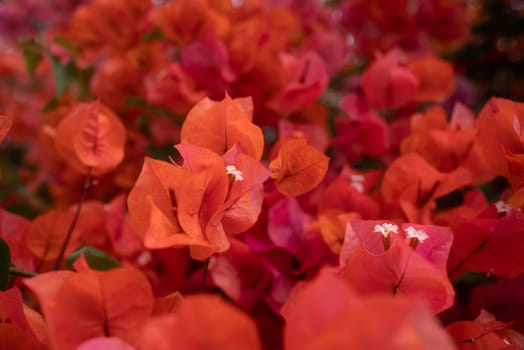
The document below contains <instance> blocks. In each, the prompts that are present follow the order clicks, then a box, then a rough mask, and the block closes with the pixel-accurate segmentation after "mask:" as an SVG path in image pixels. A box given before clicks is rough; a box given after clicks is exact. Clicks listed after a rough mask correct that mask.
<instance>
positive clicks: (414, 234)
mask: <svg viewBox="0 0 524 350" xmlns="http://www.w3.org/2000/svg"><path fill="white" fill-rule="evenodd" d="M405 231H406V235H407V236H408V238H416V239H418V241H419V242H420V243H422V242H424V241H425V240H426V239H428V238H429V236H428V235H427V233H426V232H424V231H422V230H417V229H416V228H414V227H413V226H409V227H408V228H406V229H405Z"/></svg>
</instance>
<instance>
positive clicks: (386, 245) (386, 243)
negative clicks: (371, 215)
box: [382, 235, 391, 252]
mask: <svg viewBox="0 0 524 350" xmlns="http://www.w3.org/2000/svg"><path fill="white" fill-rule="evenodd" d="M382 244H383V245H384V252H387V251H388V249H389V247H390V246H391V238H390V237H389V235H387V236H382Z"/></svg>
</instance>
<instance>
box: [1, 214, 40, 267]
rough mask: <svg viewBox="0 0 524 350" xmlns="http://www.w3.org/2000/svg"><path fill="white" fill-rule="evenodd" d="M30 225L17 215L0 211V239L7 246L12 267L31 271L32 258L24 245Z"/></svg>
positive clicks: (32, 265)
mask: <svg viewBox="0 0 524 350" xmlns="http://www.w3.org/2000/svg"><path fill="white" fill-rule="evenodd" d="M30 226H31V223H30V222H29V221H28V220H27V219H25V218H23V217H21V216H18V215H15V214H11V213H9V212H8V211H5V210H2V209H0V237H2V238H3V239H4V240H5V241H6V242H7V245H8V246H9V250H10V252H11V262H12V263H13V265H15V266H18V267H21V268H24V269H27V270H29V271H32V270H33V269H34V263H33V258H32V256H31V253H30V251H29V249H27V245H26V236H27V234H28V231H29V227H30Z"/></svg>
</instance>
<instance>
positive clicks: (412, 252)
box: [340, 220, 455, 312]
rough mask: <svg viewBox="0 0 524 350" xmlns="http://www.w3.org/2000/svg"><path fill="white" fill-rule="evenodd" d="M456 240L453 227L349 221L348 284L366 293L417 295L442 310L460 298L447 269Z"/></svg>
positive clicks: (343, 258)
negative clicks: (414, 241) (451, 228)
mask: <svg viewBox="0 0 524 350" xmlns="http://www.w3.org/2000/svg"><path fill="white" fill-rule="evenodd" d="M429 237H432V238H431V239H429ZM451 238H452V236H451V231H450V230H449V229H448V228H440V227H435V226H430V225H413V224H404V225H402V226H401V227H399V226H398V225H396V224H394V223H388V222H384V221H380V220H350V221H348V225H347V229H346V237H345V239H344V244H343V246H342V249H341V251H340V263H341V267H342V276H343V279H344V280H345V281H347V282H349V283H350V284H351V286H353V287H354V288H355V290H357V291H359V292H361V293H379V292H384V293H392V294H393V295H397V294H403V295H409V296H417V297H420V298H422V299H424V300H426V301H427V302H428V303H429V305H430V306H431V309H432V310H433V311H434V312H440V311H443V310H445V309H447V308H448V307H450V306H451V305H452V304H453V297H454V295H455V292H454V290H453V287H452V285H451V283H450V281H449V279H448V278H447V273H446V269H445V264H446V261H447V256H448V254H449V249H450V246H451ZM413 239H415V240H418V242H416V243H417V244H416V248H415V249H413V243H412V242H413ZM425 244H427V247H424V248H422V246H424V245H425ZM410 245H411V246H410Z"/></svg>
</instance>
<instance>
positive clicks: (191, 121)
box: [180, 95, 264, 160]
mask: <svg viewBox="0 0 524 350" xmlns="http://www.w3.org/2000/svg"><path fill="white" fill-rule="evenodd" d="M252 111H253V104H252V101H251V99H250V98H243V99H242V98H239V99H232V98H231V97H229V96H228V95H226V97H225V98H224V99H223V100H222V101H219V102H215V101H212V100H210V99H209V98H205V99H203V100H202V101H200V102H199V103H197V104H196V105H195V106H194V107H193V108H192V109H191V111H189V113H188V115H187V117H186V119H185V121H184V125H183V126H182V131H181V135H180V140H181V142H182V143H190V144H192V145H195V146H201V147H206V148H209V149H210V150H212V151H214V152H216V153H217V154H218V155H220V156H221V155H223V154H224V153H226V152H227V151H228V150H229V149H230V148H231V147H233V145H234V144H235V143H238V145H239V146H240V147H241V148H242V150H243V152H244V153H246V154H247V155H249V156H251V157H253V158H255V159H256V160H260V158H261V157H262V152H263V151H264V136H263V135H262V130H261V129H260V127H258V126H256V125H255V124H253V123H252V117H253V116H252Z"/></svg>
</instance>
